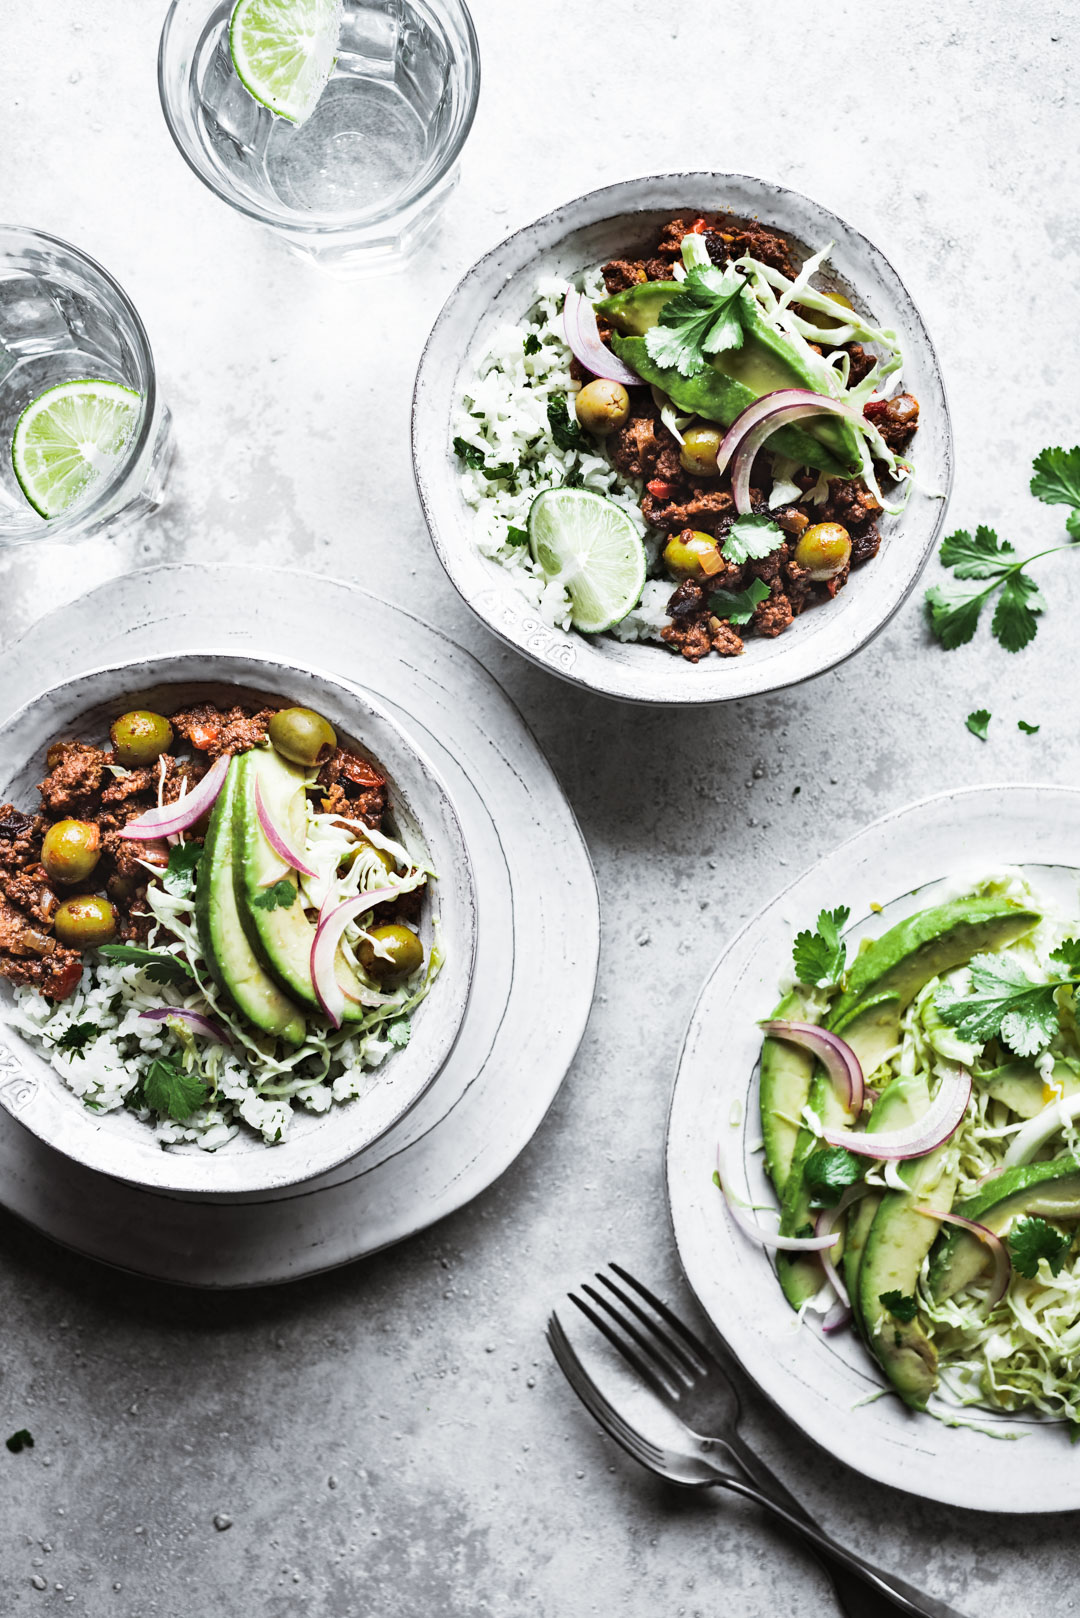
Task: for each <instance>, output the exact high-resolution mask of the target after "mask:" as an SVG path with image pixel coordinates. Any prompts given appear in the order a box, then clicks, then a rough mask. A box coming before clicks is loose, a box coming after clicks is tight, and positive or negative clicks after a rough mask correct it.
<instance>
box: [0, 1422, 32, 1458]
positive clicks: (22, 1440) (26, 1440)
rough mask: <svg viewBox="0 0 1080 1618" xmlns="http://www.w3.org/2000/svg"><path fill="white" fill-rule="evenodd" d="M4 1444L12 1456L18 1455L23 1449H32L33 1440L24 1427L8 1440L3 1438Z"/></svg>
mask: <svg viewBox="0 0 1080 1618" xmlns="http://www.w3.org/2000/svg"><path fill="white" fill-rule="evenodd" d="M4 1443H5V1444H6V1446H7V1448H8V1449H9V1450H10V1451H11V1453H12V1455H20V1454H21V1453H22V1451H23V1450H24V1449H33V1447H34V1440H33V1438H32V1437H31V1436H30V1434H29V1433H28V1432H27V1430H26V1428H25V1427H20V1428H19V1430H18V1432H17V1433H12V1435H11V1437H10V1438H5V1439H4Z"/></svg>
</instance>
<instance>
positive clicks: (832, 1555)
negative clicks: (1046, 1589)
mask: <svg viewBox="0 0 1080 1618" xmlns="http://www.w3.org/2000/svg"><path fill="white" fill-rule="evenodd" d="M759 1464H760V1463H759ZM715 1481H716V1485H717V1486H718V1487H719V1488H721V1489H730V1490H731V1491H732V1493H733V1494H741V1495H743V1496H744V1498H745V1499H747V1500H753V1501H754V1502H755V1503H756V1504H757V1505H759V1506H763V1507H764V1508H765V1510H766V1511H768V1512H771V1514H772V1515H773V1516H774V1517H776V1518H778V1519H779V1520H780V1521H781V1522H783V1523H786V1524H787V1526H788V1527H789V1528H790V1529H791V1530H792V1532H793V1533H796V1534H798V1535H799V1536H800V1537H801V1538H802V1539H804V1540H805V1541H806V1542H807V1544H808V1545H809V1546H811V1548H812V1549H813V1550H815V1551H817V1553H818V1554H819V1556H821V1558H822V1559H823V1560H824V1561H825V1562H826V1563H827V1564H828V1565H829V1566H830V1568H832V1567H833V1566H835V1565H836V1564H837V1563H839V1564H840V1566H842V1567H843V1568H845V1569H848V1570H850V1571H851V1572H852V1573H855V1574H857V1575H858V1577H859V1578H860V1579H862V1580H863V1582H864V1583H865V1584H866V1585H868V1586H869V1587H870V1589H872V1590H873V1591H874V1592H875V1594H877V1595H879V1596H883V1597H884V1598H885V1599H886V1600H887V1601H888V1602H889V1603H890V1604H891V1606H892V1607H893V1609H894V1610H895V1611H897V1612H904V1613H907V1614H908V1615H909V1618H963V1614H962V1613H959V1612H957V1610H956V1608H955V1607H950V1606H947V1605H946V1603H945V1602H944V1601H938V1600H936V1599H935V1598H934V1597H933V1596H929V1595H926V1594H925V1592H923V1591H921V1590H916V1589H915V1588H914V1587H913V1586H912V1585H910V1584H907V1583H906V1582H905V1581H904V1580H903V1579H899V1578H897V1577H896V1575H895V1574H893V1573H883V1572H882V1571H881V1569H880V1568H876V1567H875V1566H874V1565H873V1563H872V1562H868V1561H866V1560H865V1559H864V1558H863V1557H861V1556H858V1555H856V1553H855V1552H854V1551H850V1550H848V1548H847V1547H846V1546H845V1545H841V1544H839V1543H838V1542H837V1541H836V1540H835V1539H833V1538H832V1536H831V1535H829V1534H827V1533H826V1532H825V1531H824V1529H822V1528H819V1527H818V1525H817V1524H816V1523H815V1522H813V1521H812V1520H811V1519H810V1518H808V1517H804V1516H796V1515H795V1513H794V1512H792V1511H789V1510H788V1509H787V1508H786V1507H785V1506H782V1505H781V1504H780V1503H779V1501H778V1500H774V1499H772V1498H771V1497H770V1496H769V1495H768V1494H765V1493H763V1492H762V1490H760V1489H758V1488H755V1487H754V1485H753V1484H752V1483H746V1482H745V1481H744V1480H743V1479H742V1478H738V1477H733V1476H732V1474H731V1473H729V1472H722V1471H720V1470H717V1472H716V1480H715Z"/></svg>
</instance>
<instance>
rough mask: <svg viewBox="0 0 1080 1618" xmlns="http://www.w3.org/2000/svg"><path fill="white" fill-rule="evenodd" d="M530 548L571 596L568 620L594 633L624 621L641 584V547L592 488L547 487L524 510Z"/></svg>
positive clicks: (615, 509)
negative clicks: (526, 512)
mask: <svg viewBox="0 0 1080 1618" xmlns="http://www.w3.org/2000/svg"><path fill="white" fill-rule="evenodd" d="M529 548H530V550H531V551H532V554H533V560H534V561H535V562H537V564H538V565H539V566H540V568H541V569H542V571H543V573H544V576H545V578H546V579H548V581H549V582H550V581H552V580H555V579H557V580H558V581H559V583H560V584H562V585H564V586H565V588H566V591H567V593H568V594H569V596H570V621H571V623H572V624H573V625H574V628H575V629H580V630H582V631H584V633H585V634H587V635H598V634H599V633H600V631H601V630H602V629H610V628H611V626H612V624H617V623H618V622H619V620H620V618H625V617H626V615H627V613H628V612H629V611H630V609H631V607H633V606H635V605H636V603H637V600H638V597H639V596H640V595H641V591H642V586H643V585H644V583H645V547H644V545H643V544H642V543H641V537H640V535H639V534H638V531H637V529H636V528H635V527H634V524H633V523H632V522H631V520H630V518H629V517H628V516H627V514H626V512H625V511H623V509H622V508H621V506H617V505H616V504H615V502H614V501H613V500H606V499H605V498H604V496H603V495H602V494H595V493H594V492H593V490H591V489H546V490H545V491H544V493H543V494H538V495H537V497H536V499H535V500H534V501H533V503H532V506H531V507H530V508H529Z"/></svg>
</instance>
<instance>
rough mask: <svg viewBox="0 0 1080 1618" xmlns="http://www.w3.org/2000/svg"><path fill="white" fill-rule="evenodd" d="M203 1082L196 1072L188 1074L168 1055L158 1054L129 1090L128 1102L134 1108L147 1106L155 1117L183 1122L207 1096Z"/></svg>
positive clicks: (204, 1082)
mask: <svg viewBox="0 0 1080 1618" xmlns="http://www.w3.org/2000/svg"><path fill="white" fill-rule="evenodd" d="M207 1093H208V1092H207V1087H206V1081H205V1080H204V1079H203V1078H202V1076H201V1075H200V1074H198V1073H188V1072H186V1071H185V1069H184V1068H182V1067H180V1065H179V1064H178V1063H177V1062H174V1061H173V1060H172V1059H171V1057H166V1056H159V1057H157V1058H156V1059H155V1060H154V1061H153V1062H151V1063H150V1066H149V1067H148V1068H147V1070H146V1076H145V1078H143V1079H142V1080H141V1082H140V1083H139V1084H138V1085H137V1087H136V1088H135V1089H134V1090H133V1091H132V1092H131V1093H130V1095H129V1097H128V1101H129V1103H130V1105H132V1106H135V1107H148V1108H149V1109H150V1111H151V1112H156V1113H157V1114H158V1115H159V1117H162V1118H172V1119H175V1121H176V1122H177V1123H181V1124H182V1123H183V1122H184V1120H185V1119H186V1118H190V1117H191V1115H192V1113H193V1112H195V1111H197V1109H198V1108H199V1107H201V1106H202V1105H203V1103H204V1102H205V1100H206V1097H207Z"/></svg>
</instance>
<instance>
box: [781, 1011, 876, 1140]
mask: <svg viewBox="0 0 1080 1618" xmlns="http://www.w3.org/2000/svg"><path fill="white" fill-rule="evenodd" d="M761 1026H762V1028H763V1030H764V1031H765V1033H766V1034H768V1035H769V1036H770V1038H772V1039H786V1040H787V1041H788V1043H789V1044H791V1045H798V1046H800V1047H801V1048H802V1049H803V1050H805V1051H811V1052H812V1053H813V1055H814V1056H816V1057H817V1058H818V1060H819V1061H820V1063H821V1065H822V1067H823V1068H824V1069H825V1071H826V1073H827V1074H828V1075H829V1078H830V1079H831V1080H832V1082H833V1088H834V1089H835V1091H836V1093H837V1095H838V1096H839V1097H840V1100H841V1101H842V1102H843V1104H844V1106H845V1107H846V1108H847V1110H848V1112H850V1113H851V1115H852V1117H853V1118H857V1117H858V1116H859V1114H860V1112H862V1110H863V1100H864V1097H865V1085H864V1082H863V1070H862V1066H861V1064H860V1062H859V1058H858V1057H857V1056H856V1055H855V1052H854V1051H853V1050H852V1048H851V1046H850V1045H849V1044H848V1043H847V1041H846V1040H844V1039H841V1038H840V1037H839V1035H838V1034H830V1033H829V1031H828V1029H827V1028H820V1027H819V1026H818V1024H817V1023H813V1022H785V1021H783V1020H782V1019H779V1018H777V1019H776V1020H774V1021H770V1022H763V1023H762V1025H761Z"/></svg>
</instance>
